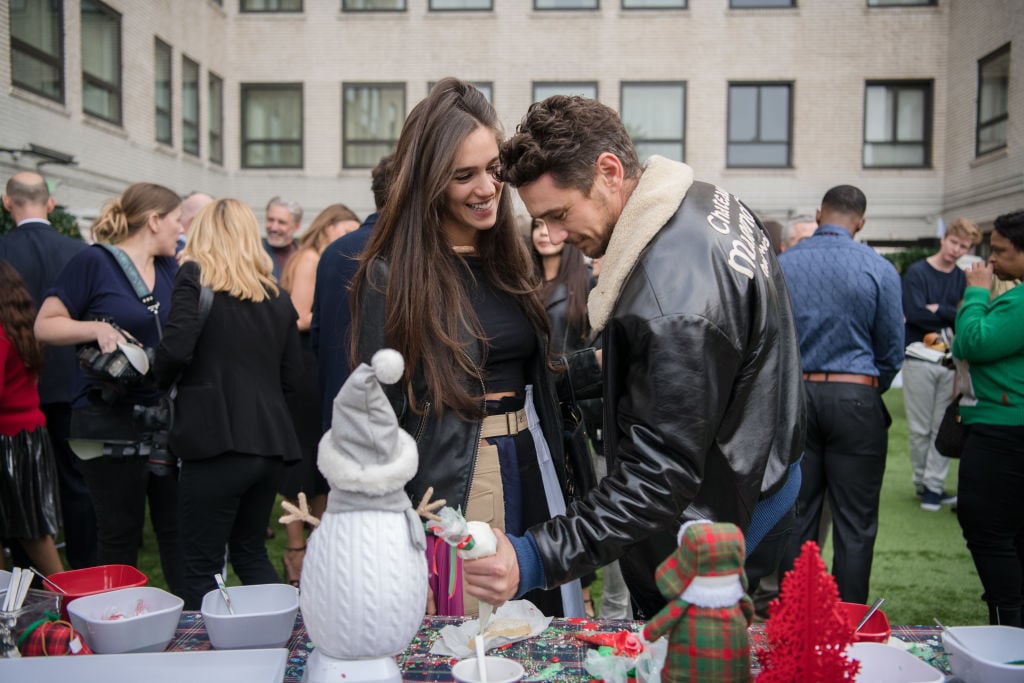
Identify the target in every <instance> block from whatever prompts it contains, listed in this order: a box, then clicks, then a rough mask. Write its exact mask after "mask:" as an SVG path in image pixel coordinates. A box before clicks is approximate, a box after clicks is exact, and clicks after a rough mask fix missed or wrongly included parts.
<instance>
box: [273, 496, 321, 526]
mask: <svg viewBox="0 0 1024 683" xmlns="http://www.w3.org/2000/svg"><path fill="white" fill-rule="evenodd" d="M281 507H283V508H284V509H285V512H287V513H288V514H287V515H281V517H280V518H278V520H277V521H278V522H280V523H281V524H288V523H289V522H308V523H309V524H311V525H312V526H319V525H320V520H319V519H317V518H316V517H314V516H313V515H311V514H310V513H309V504H308V503H307V502H306V494H305V493H301V492H300V493H299V506H298V507H295V505H293V504H292V503H289V502H288V501H287V500H283V501H281Z"/></svg>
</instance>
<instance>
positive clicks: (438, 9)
mask: <svg viewBox="0 0 1024 683" xmlns="http://www.w3.org/2000/svg"><path fill="white" fill-rule="evenodd" d="M434 1H435V0H429V2H427V11H428V12H493V11H494V0H482V1H483V2H486V3H487V7H434Z"/></svg>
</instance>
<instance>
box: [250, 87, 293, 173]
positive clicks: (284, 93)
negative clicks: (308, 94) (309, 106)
mask: <svg viewBox="0 0 1024 683" xmlns="http://www.w3.org/2000/svg"><path fill="white" fill-rule="evenodd" d="M242 167H243V168H302V84H301V83H267V84H253V83H248V84H244V83H243V84H242Z"/></svg>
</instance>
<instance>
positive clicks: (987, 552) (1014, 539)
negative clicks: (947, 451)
mask: <svg viewBox="0 0 1024 683" xmlns="http://www.w3.org/2000/svg"><path fill="white" fill-rule="evenodd" d="M957 517H958V518H959V520H960V528H961V529H962V530H963V533H964V540H966V541H967V549H968V550H970V551H971V557H972V558H973V560H974V566H975V567H976V568H977V570H978V576H979V577H980V578H981V585H982V586H983V587H984V589H985V594H984V595H983V596H982V597H983V599H984V600H985V602H987V603H988V605H989V612H990V618H991V621H992V623H997V622H998V623H1002V624H1004V625H1007V626H1021V608H1022V606H1024V427H1004V426H997V425H986V424H974V425H971V429H970V432H969V433H968V436H967V442H966V444H965V445H964V451H963V454H962V455H961V456H960V483H959V486H958V489H957Z"/></svg>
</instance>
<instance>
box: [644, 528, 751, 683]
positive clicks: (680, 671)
mask: <svg viewBox="0 0 1024 683" xmlns="http://www.w3.org/2000/svg"><path fill="white" fill-rule="evenodd" d="M744 547H745V544H744V540H743V533H742V532H741V531H740V530H739V528H738V527H737V526H736V525H735V524H728V523H713V522H709V521H706V520H700V521H694V522H687V523H686V524H684V525H683V527H682V529H680V531H679V548H678V549H677V550H676V551H675V552H674V553H672V555H670V556H669V557H668V558H667V559H666V560H665V561H664V562H662V563H661V565H660V566H659V567H658V571H657V574H656V575H655V578H656V581H657V583H658V589H659V590H660V591H661V594H662V595H663V596H665V597H666V598H667V599H668V604H667V605H665V607H663V608H662V609H661V611H660V612H658V613H657V614H656V615H655V616H654V618H653V619H651V620H650V621H649V622H647V625H646V626H645V627H644V637H645V638H647V640H648V641H654V640H657V639H658V638H660V637H662V636H664V635H665V634H668V638H669V645H668V656H667V658H666V660H665V665H664V667H663V668H662V671H661V680H662V681H665V682H672V683H676V682H680V681H700V683H737V682H740V681H749V680H750V641H749V639H748V636H747V627H748V626H750V622H751V620H752V619H753V617H754V605H753V603H752V602H751V601H750V598H749V597H748V596H747V595H746V588H747V578H746V575H745V574H744V573H743V557H744Z"/></svg>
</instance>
